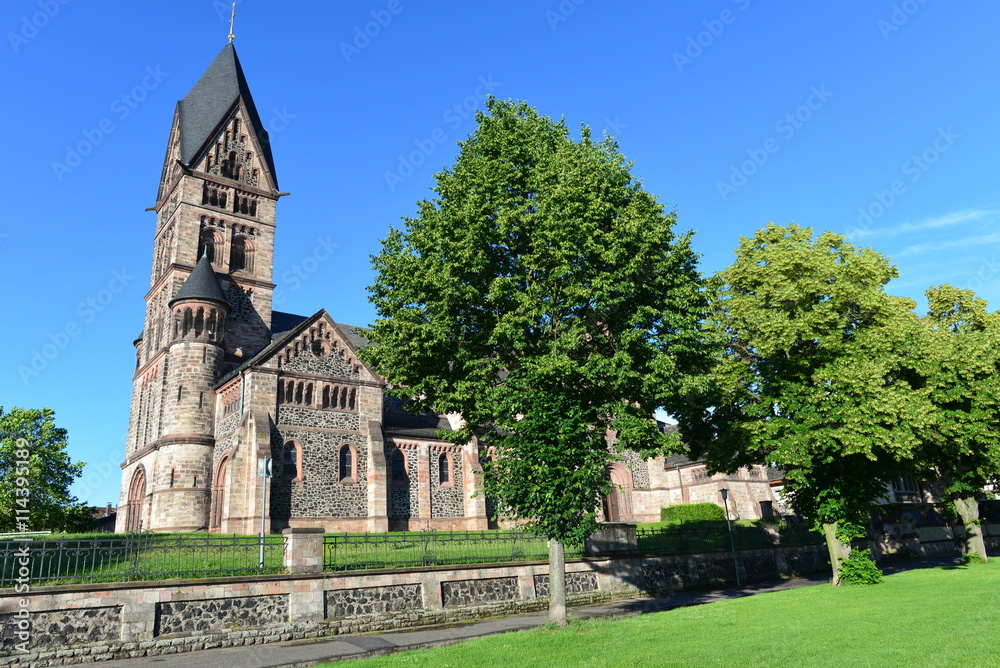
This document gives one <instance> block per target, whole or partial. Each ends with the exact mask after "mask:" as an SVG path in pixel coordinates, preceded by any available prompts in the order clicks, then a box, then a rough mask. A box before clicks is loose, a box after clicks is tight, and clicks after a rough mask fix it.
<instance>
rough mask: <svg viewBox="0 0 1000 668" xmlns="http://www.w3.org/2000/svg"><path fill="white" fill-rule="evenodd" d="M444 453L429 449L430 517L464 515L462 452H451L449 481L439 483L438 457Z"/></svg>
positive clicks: (439, 468)
mask: <svg viewBox="0 0 1000 668" xmlns="http://www.w3.org/2000/svg"><path fill="white" fill-rule="evenodd" d="M443 454H444V453H442V452H439V451H437V450H431V452H430V455H431V456H430V461H429V462H428V464H429V466H430V473H431V476H430V478H431V517H464V516H465V475H464V473H463V472H462V469H463V468H465V467H463V466H462V452H461V451H458V452H453V453H451V457H452V459H451V461H452V466H451V472H452V473H451V475H452V479H451V483H450V484H448V485H445V486H442V485H441V467H440V464H439V457H441V455H443Z"/></svg>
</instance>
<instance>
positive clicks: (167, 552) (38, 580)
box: [0, 533, 285, 587]
mask: <svg viewBox="0 0 1000 668" xmlns="http://www.w3.org/2000/svg"><path fill="white" fill-rule="evenodd" d="M262 548H263V549H262ZM284 554H285V541H284V537H283V536H265V537H264V538H263V542H262V541H261V538H260V537H259V536H222V535H214V534H184V535H169V534H168V535H164V534H153V533H136V534H116V535H108V534H103V535H99V536H94V537H88V538H53V539H45V540H38V539H35V540H31V541H24V540H4V541H0V587H14V586H16V585H18V584H21V583H29V584H31V585H50V584H70V583H86V582H134V581H138V580H163V579H168V578H202V577H220V576H232V575H263V574H267V573H281V572H284ZM262 557H263V566H261V559H262Z"/></svg>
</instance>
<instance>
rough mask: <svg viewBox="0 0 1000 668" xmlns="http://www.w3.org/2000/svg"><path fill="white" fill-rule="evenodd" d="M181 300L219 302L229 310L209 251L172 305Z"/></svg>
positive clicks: (171, 302)
mask: <svg viewBox="0 0 1000 668" xmlns="http://www.w3.org/2000/svg"><path fill="white" fill-rule="evenodd" d="M181 299H200V300H202V301H210V302H219V303H220V304H223V305H225V306H226V308H227V309H228V308H229V302H227V301H226V295H225V294H224V293H223V292H222V286H221V285H219V279H218V277H216V275H215V270H214V269H212V263H211V262H210V261H209V259H208V249H206V250H205V253H204V254H202V256H201V259H200V260H198V264H197V265H195V268H194V271H192V272H191V275H190V276H188V278H187V280H186V281H184V285H182V286H181V289H180V290H178V291H177V294H176V295H174V298H173V299H171V300H170V304H171V305H173V303H174V302H176V301H180V300H181Z"/></svg>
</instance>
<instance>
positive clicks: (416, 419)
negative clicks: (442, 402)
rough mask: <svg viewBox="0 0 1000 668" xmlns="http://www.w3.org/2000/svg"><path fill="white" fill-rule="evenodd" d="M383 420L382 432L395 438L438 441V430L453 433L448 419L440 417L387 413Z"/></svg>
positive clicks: (423, 414)
mask: <svg viewBox="0 0 1000 668" xmlns="http://www.w3.org/2000/svg"><path fill="white" fill-rule="evenodd" d="M382 419H383V422H382V430H383V431H384V432H385V433H386V434H391V435H393V436H411V437H413V438H433V439H438V436H437V434H436V431H437V430H438V429H441V430H443V431H453V429H452V428H451V423H450V422H448V418H446V417H444V416H440V415H427V414H425V413H422V414H420V415H411V414H409V413H395V412H386V413H385V415H384V416H383V418H382Z"/></svg>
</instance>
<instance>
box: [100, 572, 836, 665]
mask: <svg viewBox="0 0 1000 668" xmlns="http://www.w3.org/2000/svg"><path fill="white" fill-rule="evenodd" d="M829 581H830V577H829V575H816V576H812V577H805V578H792V579H789V580H781V581H777V582H769V583H764V584H753V585H747V586H745V587H734V588H731V589H718V590H700V591H698V590H688V591H680V592H677V593H675V594H672V595H669V596H662V597H656V598H632V599H627V600H624V601H614V602H612V603H602V604H600V605H586V606H580V607H575V608H571V609H570V617H572V618H574V619H591V618H594V617H605V618H612V619H613V618H621V617H632V616H635V615H641V614H644V613H647V612H658V611H660V610H670V609H671V608H680V607H685V606H689V605H701V604H703V603H713V602H715V601H723V600H727V599H733V598H740V597H742V596H752V595H754V594H763V593H765V592H772V591H781V590H784V589H795V588H798V587H808V586H810V585H816V584H824V583H827V582H829ZM547 621H548V613H547V612H535V613H530V614H524V615H515V616H513V617H504V618H501V619H487V620H484V621H480V622H467V623H464V624H454V625H449V626H440V627H434V628H426V629H420V630H417V631H393V632H388V633H379V634H373V635H357V636H333V637H332V638H319V639H310V640H295V641H290V642H280V643H269V644H266V645H251V646H249V647H229V648H224V649H208V650H202V651H200V652H185V653H183V654H168V655H164V656H150V657H145V658H142V659H124V660H120V661H107V662H102V663H100V664H99V665H100V666H101V667H102V668H103V667H105V666H106V667H107V668H133V667H138V666H145V667H148V666H157V667H158V668H232V667H238V668H277V667H279V666H281V667H287V668H299V667H304V666H313V665H316V664H318V663H323V662H325V661H337V660H339V659H356V658H363V657H371V656H382V655H385V654H392V653H394V652H400V651H404V650H411V649H423V648H426V647H441V646H443V645H451V644H454V643H457V642H462V641H463V640H469V639H471V638H481V637H483V636H489V635H494V634H497V633H507V632H509V631H522V630H525V629H531V628H534V627H536V626H541V625H542V624H545V623H546V622H547ZM95 665H97V664H95Z"/></svg>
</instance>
